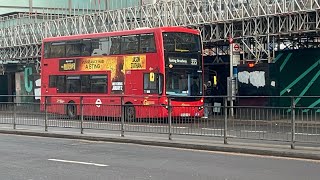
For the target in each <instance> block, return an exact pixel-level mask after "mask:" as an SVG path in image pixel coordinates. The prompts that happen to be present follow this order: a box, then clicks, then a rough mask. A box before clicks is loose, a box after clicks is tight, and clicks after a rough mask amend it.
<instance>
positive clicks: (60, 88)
mask: <svg viewBox="0 0 320 180" xmlns="http://www.w3.org/2000/svg"><path fill="white" fill-rule="evenodd" d="M56 79H57V84H56V85H57V92H58V93H65V90H66V88H65V86H66V76H57V78H56Z"/></svg>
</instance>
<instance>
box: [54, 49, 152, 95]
mask: <svg viewBox="0 0 320 180" xmlns="http://www.w3.org/2000/svg"><path fill="white" fill-rule="evenodd" d="M145 69H146V56H145V55H133V56H114V57H87V58H81V59H80V58H79V59H62V60H60V61H59V71H111V85H112V88H111V92H112V93H113V94H121V93H123V91H124V85H125V83H124V80H125V71H126V70H145Z"/></svg>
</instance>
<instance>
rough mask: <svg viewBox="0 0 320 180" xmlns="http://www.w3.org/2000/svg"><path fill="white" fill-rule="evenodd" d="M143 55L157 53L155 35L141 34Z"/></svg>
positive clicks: (140, 50)
mask: <svg viewBox="0 0 320 180" xmlns="http://www.w3.org/2000/svg"><path fill="white" fill-rule="evenodd" d="M139 52H141V53H148V52H156V45H155V41H154V35H153V34H141V36H140V49H139Z"/></svg>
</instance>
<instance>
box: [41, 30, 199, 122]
mask: <svg viewBox="0 0 320 180" xmlns="http://www.w3.org/2000/svg"><path fill="white" fill-rule="evenodd" d="M163 32H182V33H191V34H196V35H199V32H198V31H197V30H193V29H188V28H182V27H162V28H145V29H136V30H128V31H119V32H105V33H96V34H83V35H72V36H63V37H52V38H45V39H44V40H43V45H42V59H41V92H42V93H41V94H42V98H41V103H42V104H44V103H45V101H47V106H46V108H47V109H46V110H47V112H49V113H57V114H67V112H66V111H67V107H66V106H67V105H68V104H69V103H73V104H75V105H76V111H75V112H76V115H80V113H81V107H80V104H81V103H82V104H83V115H85V116H112V117H120V116H121V106H120V105H121V104H126V105H132V106H134V109H135V117H136V118H152V117H154V118H161V117H168V115H169V113H168V96H167V95H166V93H165V92H166V91H165V89H166V88H165V84H166V82H165V80H166V78H165V77H163V86H162V89H161V91H162V92H163V93H162V94H150V93H149V94H148V93H147V94H146V93H145V92H144V89H143V87H144V84H143V83H144V80H143V76H142V74H144V73H150V72H156V73H161V74H163V75H164V76H165V60H164V46H163V39H162V33H163ZM146 33H153V34H154V38H155V48H156V52H152V53H144V54H119V55H108V56H90V57H85V56H82V57H76V58H72V57H68V58H64V57H63V58H46V57H45V56H44V53H45V52H44V50H45V47H44V44H45V43H50V42H60V41H72V40H82V39H94V38H101V37H111V36H126V35H136V34H146ZM137 56H139V57H140V59H145V62H144V63H145V64H144V67H143V68H141V69H138V70H135V69H132V70H130V69H125V68H124V72H123V73H124V76H125V80H124V87H123V88H124V89H123V93H120V94H118V93H112V88H113V87H112V86H113V84H112V82H111V80H109V77H112V76H115V75H114V73H115V72H114V71H115V70H114V69H112V68H109V69H108V68H106V69H103V68H100V69H99V68H97V67H92V70H84V69H83V67H81V65H80V66H79V67H78V68H77V69H74V70H73V71H61V70H59V68H61V67H60V66H61V63H60V64H59V62H60V61H68V60H70V59H72V60H73V59H76V60H77V61H79V62H80V64H85V63H86V62H87V60H88V59H89V60H90V61H93V60H101V59H103V60H104V62H107V63H108V62H112V63H115V64H117V62H118V59H122V60H121V61H123V59H124V61H125V60H126V58H134V57H137ZM111 66H112V65H111ZM111 66H110V67H111ZM113 66H116V65H113ZM124 66H126V65H125V64H124ZM89 68H90V67H89ZM202 69H203V63H202ZM101 74H106V75H107V76H108V80H107V84H106V86H107V93H105V94H101V93H72V94H70V93H58V89H57V88H56V87H54V88H52V87H50V85H49V76H50V75H66V76H68V75H101ZM110 79H111V78H110ZM81 99H82V102H80V101H81ZM121 101H122V102H121ZM97 102H98V103H97ZM171 106H172V111H171V115H172V116H173V117H181V116H183V117H201V116H203V97H198V98H197V99H196V100H193V101H176V100H171ZM43 108H44V106H42V110H44V109H43Z"/></svg>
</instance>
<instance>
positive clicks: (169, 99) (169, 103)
mask: <svg viewBox="0 0 320 180" xmlns="http://www.w3.org/2000/svg"><path fill="white" fill-rule="evenodd" d="M171 108H172V107H171V98H168V120H169V140H172V133H171V128H172V114H171Z"/></svg>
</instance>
